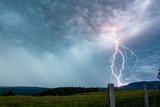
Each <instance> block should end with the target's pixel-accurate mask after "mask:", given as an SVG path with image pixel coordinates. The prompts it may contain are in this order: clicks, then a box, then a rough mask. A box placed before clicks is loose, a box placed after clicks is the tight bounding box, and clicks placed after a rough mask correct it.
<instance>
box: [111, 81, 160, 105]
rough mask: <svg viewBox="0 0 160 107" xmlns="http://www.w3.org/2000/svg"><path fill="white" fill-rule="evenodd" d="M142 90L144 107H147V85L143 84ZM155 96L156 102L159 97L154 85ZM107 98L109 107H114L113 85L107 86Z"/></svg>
mask: <svg viewBox="0 0 160 107" xmlns="http://www.w3.org/2000/svg"><path fill="white" fill-rule="evenodd" d="M143 88H144V107H149V99H148V92H147V85H146V84H143ZM155 95H156V100H157V101H156V102H158V101H159V100H160V99H159V97H160V95H159V93H158V88H157V86H156V85H155ZM108 97H109V99H108V100H109V107H115V96H114V84H108Z"/></svg>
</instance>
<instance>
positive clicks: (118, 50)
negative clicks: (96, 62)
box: [110, 27, 138, 87]
mask: <svg viewBox="0 0 160 107" xmlns="http://www.w3.org/2000/svg"><path fill="white" fill-rule="evenodd" d="M111 30H112V33H113V37H114V46H115V50H114V53H113V55H112V56H111V59H110V62H111V66H110V67H111V72H112V75H113V76H114V77H115V78H116V80H117V85H118V86H119V87H120V86H122V85H123V84H124V83H123V77H122V73H123V70H124V69H125V65H126V66H127V67H128V70H129V71H130V72H131V71H132V72H133V75H134V77H135V66H136V64H137V61H138V57H137V55H136V54H135V53H134V52H133V51H132V50H131V49H129V48H127V47H125V46H124V44H123V43H122V42H121V41H120V40H119V39H118V38H117V34H116V28H115V27H114V28H111ZM128 51H129V52H130V53H131V55H132V56H134V57H135V58H136V61H135V63H134V65H133V67H132V70H131V68H130V66H129V64H128V63H127V60H128V56H127V52H128ZM118 55H120V57H121V60H122V62H121V66H120V69H119V70H117V67H116V64H115V62H116V58H117V56H118Z"/></svg>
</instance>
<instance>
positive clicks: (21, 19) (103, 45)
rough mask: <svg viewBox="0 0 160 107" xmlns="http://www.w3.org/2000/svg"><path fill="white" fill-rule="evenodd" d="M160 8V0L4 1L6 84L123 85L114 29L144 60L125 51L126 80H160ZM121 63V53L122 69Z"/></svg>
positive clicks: (1, 25)
mask: <svg viewBox="0 0 160 107" xmlns="http://www.w3.org/2000/svg"><path fill="white" fill-rule="evenodd" d="M159 5H160V0H0V86H40V87H68V86H74V87H77V86H81V87H106V86H107V84H108V83H114V84H115V85H117V80H116V78H115V77H114V75H113V74H112V72H111V56H112V55H113V53H114V51H115V46H114V39H113V32H112V30H110V29H111V28H113V27H116V36H117V38H118V39H119V40H120V41H121V42H122V43H123V44H124V46H125V47H127V48H129V49H131V50H132V51H133V52H134V54H136V55H137V57H138V60H137V59H136V57H135V56H133V55H132V53H131V52H130V51H125V50H123V49H121V50H122V51H123V52H125V55H126V56H127V57H125V61H126V62H127V63H125V65H124V67H125V68H124V69H123V71H122V82H123V83H124V84H127V83H130V82H136V81H154V80H158V79H157V74H158V69H159V68H160V63H159V62H160V6H159ZM136 61H137V62H136ZM135 62H136V65H135V66H134V64H135ZM121 63H122V60H121V57H120V56H119V55H117V57H116V61H115V66H116V67H117V69H119V67H120V64H121ZM116 73H117V74H118V73H119V72H118V71H117V72H116Z"/></svg>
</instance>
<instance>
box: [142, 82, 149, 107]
mask: <svg viewBox="0 0 160 107" xmlns="http://www.w3.org/2000/svg"><path fill="white" fill-rule="evenodd" d="M143 88H144V106H145V107H149V102H148V93H147V85H146V84H143Z"/></svg>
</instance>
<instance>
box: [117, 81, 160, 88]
mask: <svg viewBox="0 0 160 107" xmlns="http://www.w3.org/2000/svg"><path fill="white" fill-rule="evenodd" d="M143 84H146V85H147V89H149V90H153V89H155V85H157V88H158V87H159V86H160V81H141V82H133V83H130V84H128V85H125V86H122V87H120V88H118V89H124V90H143Z"/></svg>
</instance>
